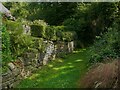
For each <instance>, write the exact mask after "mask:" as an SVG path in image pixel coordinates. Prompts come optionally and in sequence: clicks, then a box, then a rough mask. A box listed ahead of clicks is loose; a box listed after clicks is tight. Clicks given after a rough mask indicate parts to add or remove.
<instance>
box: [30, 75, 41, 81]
mask: <svg viewBox="0 0 120 90" xmlns="http://www.w3.org/2000/svg"><path fill="white" fill-rule="evenodd" d="M37 76H39V74H33V75H32V76H30V77H29V78H28V79H30V80H32V79H35V78H36V77H37Z"/></svg>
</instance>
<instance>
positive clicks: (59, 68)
mask: <svg viewBox="0 0 120 90" xmlns="http://www.w3.org/2000/svg"><path fill="white" fill-rule="evenodd" d="M73 67H74V66H62V67H58V68H53V70H62V69H67V68H73Z"/></svg>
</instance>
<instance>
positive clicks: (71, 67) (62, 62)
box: [18, 49, 87, 88]
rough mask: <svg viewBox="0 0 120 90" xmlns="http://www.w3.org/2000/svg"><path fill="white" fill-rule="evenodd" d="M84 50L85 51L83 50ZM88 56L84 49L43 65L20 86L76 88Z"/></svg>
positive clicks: (84, 69) (84, 70)
mask: <svg viewBox="0 0 120 90" xmlns="http://www.w3.org/2000/svg"><path fill="white" fill-rule="evenodd" d="M81 51H83V52H81ZM86 64H87V57H86V51H85V50H84V49H82V50H80V51H76V53H73V54H69V55H67V57H66V58H64V59H60V58H58V59H56V60H54V61H51V62H49V64H48V65H46V66H43V67H42V69H40V70H38V71H37V72H36V74H33V75H32V76H30V77H29V78H28V79H25V80H23V81H22V82H21V83H20V84H19V85H18V87H23V88H26V87H31V88H33V87H37V88H68V87H69V88H76V87H78V86H77V83H78V79H79V78H80V77H81V76H82V75H83V74H84V73H85V72H86V70H87V68H86Z"/></svg>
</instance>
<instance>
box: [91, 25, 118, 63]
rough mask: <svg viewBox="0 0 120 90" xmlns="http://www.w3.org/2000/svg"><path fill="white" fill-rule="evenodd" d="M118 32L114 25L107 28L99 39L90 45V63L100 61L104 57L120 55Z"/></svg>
mask: <svg viewBox="0 0 120 90" xmlns="http://www.w3.org/2000/svg"><path fill="white" fill-rule="evenodd" d="M118 37H119V33H118V29H117V28H116V25H115V26H114V27H113V28H109V29H108V32H106V33H105V34H104V35H103V36H102V37H101V38H99V40H98V41H97V42H96V43H95V44H94V45H93V46H92V47H90V52H89V53H90V54H91V58H90V63H96V62H102V61H103V60H105V58H118V57H119V56H120V52H119V51H120V41H119V38H118Z"/></svg>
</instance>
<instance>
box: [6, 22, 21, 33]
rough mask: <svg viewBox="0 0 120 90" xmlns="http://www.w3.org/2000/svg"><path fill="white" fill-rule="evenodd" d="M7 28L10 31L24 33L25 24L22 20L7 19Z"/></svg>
mask: <svg viewBox="0 0 120 90" xmlns="http://www.w3.org/2000/svg"><path fill="white" fill-rule="evenodd" d="M6 28H7V30H8V31H9V32H12V33H13V32H17V33H19V34H22V33H23V26H22V23H21V22H16V21H10V20H7V21H6Z"/></svg>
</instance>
